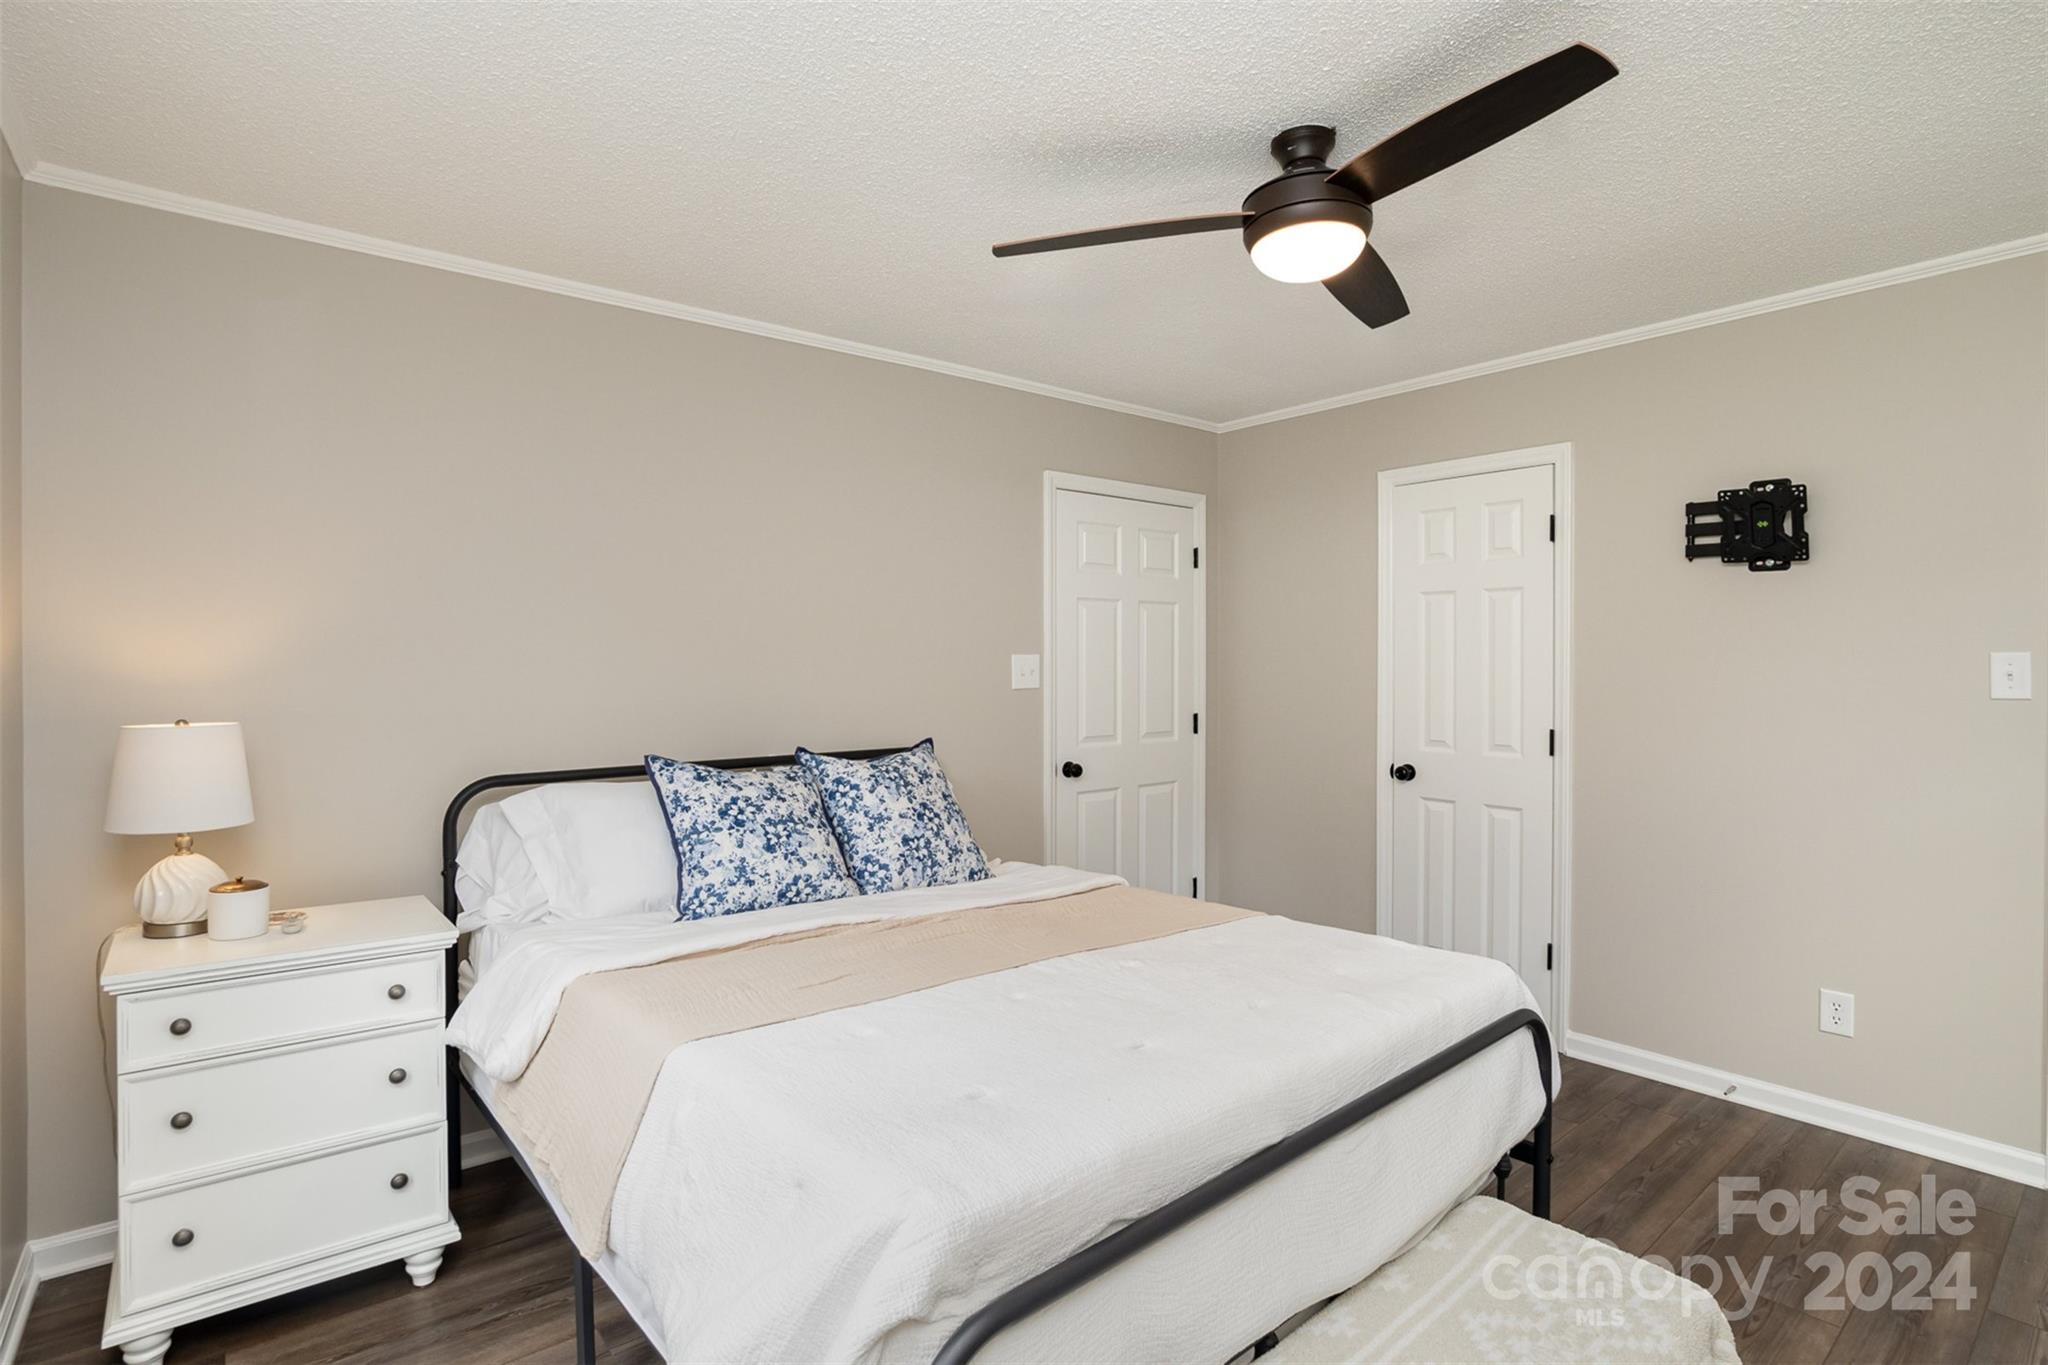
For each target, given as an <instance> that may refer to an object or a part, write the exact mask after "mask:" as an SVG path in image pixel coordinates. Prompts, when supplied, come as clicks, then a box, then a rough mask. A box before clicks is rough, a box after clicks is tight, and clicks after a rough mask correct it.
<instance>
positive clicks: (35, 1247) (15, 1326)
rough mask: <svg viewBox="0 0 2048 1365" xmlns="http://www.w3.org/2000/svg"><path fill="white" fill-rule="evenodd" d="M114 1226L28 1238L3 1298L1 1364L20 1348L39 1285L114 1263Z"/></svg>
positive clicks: (8, 1361) (9, 1364)
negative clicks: (5, 1295)
mask: <svg viewBox="0 0 2048 1365" xmlns="http://www.w3.org/2000/svg"><path fill="white" fill-rule="evenodd" d="M115 1226H116V1225H115V1224H113V1223H101V1224H100V1225H99V1226H97V1227H90V1228H78V1229H76V1230H75V1231H72V1232H60V1233H57V1234H56V1235H55V1236H53V1237H34V1238H31V1239H29V1243H28V1245H27V1246H25V1247H23V1248H22V1249H21V1259H20V1260H19V1261H18V1262H17V1263H16V1264H15V1267H14V1278H13V1279H12V1280H10V1281H9V1282H8V1285H7V1297H6V1298H5V1299H0V1365H14V1353H15V1351H17V1350H18V1349H20V1346H21V1334H22V1331H23V1330H24V1329H25V1328H27V1326H28V1314H29V1309H31V1308H33V1307H34V1306H35V1301H36V1286H38V1285H40V1284H41V1283H42V1282H43V1281H44V1280H54V1279H56V1278H57V1277H58V1276H60V1275H69V1274H71V1273H73V1272H74V1271H79V1270H90V1269H92V1268H93V1267H94V1266H102V1265H107V1264H109V1263H111V1262H112V1261H113V1259H114V1229H115Z"/></svg>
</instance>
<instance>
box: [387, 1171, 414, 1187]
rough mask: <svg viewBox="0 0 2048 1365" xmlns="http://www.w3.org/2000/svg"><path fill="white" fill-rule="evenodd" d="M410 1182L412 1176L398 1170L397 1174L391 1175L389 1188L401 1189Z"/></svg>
mask: <svg viewBox="0 0 2048 1365" xmlns="http://www.w3.org/2000/svg"><path fill="white" fill-rule="evenodd" d="M410 1184H412V1177H411V1176H409V1175H407V1174H406V1173H405V1172H404V1171H400V1172H399V1173H398V1174H397V1175H394V1176H392V1177H391V1188H392V1189H394V1190H402V1189H404V1188H405V1187H406V1186H407V1185H410Z"/></svg>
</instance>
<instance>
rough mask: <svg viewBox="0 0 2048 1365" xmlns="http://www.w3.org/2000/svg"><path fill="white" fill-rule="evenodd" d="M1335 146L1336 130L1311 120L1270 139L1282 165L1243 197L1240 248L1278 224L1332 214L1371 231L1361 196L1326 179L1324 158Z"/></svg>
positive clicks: (1322, 219) (1369, 215) (1247, 247)
mask: <svg viewBox="0 0 2048 1365" xmlns="http://www.w3.org/2000/svg"><path fill="white" fill-rule="evenodd" d="M1336 145H1337V134H1336V130H1334V129H1331V128H1326V127H1324V126H1322V125H1321V124H1315V123H1310V124H1304V125H1302V126H1301V127H1299V128H1289V129H1287V130H1286V131H1285V132H1283V133H1280V134H1279V135H1278V136H1276V137H1275V138H1274V139H1273V144H1272V148H1273V158H1274V159H1275V160H1276V161H1278V162H1279V163H1280V164H1281V166H1282V167H1283V169H1282V171H1281V173H1280V175H1279V176H1277V177H1275V178H1274V179H1272V180H1268V181H1267V182H1266V183H1265V184H1263V185H1261V186H1259V187H1258V188H1257V189H1255V190H1253V191H1252V192H1251V193H1250V194H1248V195H1246V196H1245V200H1244V212H1245V221H1244V246H1245V250H1247V251H1249V250H1251V248H1252V246H1253V245H1254V244H1255V243H1256V242H1257V241H1258V240H1259V239H1260V238H1261V237H1264V236H1265V235H1266V234H1268V233H1270V232H1274V231H1277V230H1278V229H1280V228H1284V227H1290V226H1292V225H1293V224H1295V223H1309V222H1328V221H1330V220H1331V219H1337V220H1339V221H1342V222H1349V223H1356V224H1357V225H1358V227H1359V230H1360V231H1362V232H1364V233H1365V235H1366V236H1367V237H1370V236H1372V208H1371V207H1370V206H1369V205H1368V204H1367V203H1366V202H1365V200H1364V198H1363V197H1361V196H1360V195H1358V194H1355V193H1353V192H1352V191H1351V190H1348V189H1346V188H1344V187H1343V186H1341V185H1336V184H1332V183H1331V181H1330V179H1329V176H1330V167H1329V166H1328V164H1327V163H1326V160H1325V158H1327V157H1328V156H1329V155H1330V151H1331V149H1332V148H1334V147H1335V146H1336Z"/></svg>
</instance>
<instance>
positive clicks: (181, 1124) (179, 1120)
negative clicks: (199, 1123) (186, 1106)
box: [171, 1109, 192, 1133]
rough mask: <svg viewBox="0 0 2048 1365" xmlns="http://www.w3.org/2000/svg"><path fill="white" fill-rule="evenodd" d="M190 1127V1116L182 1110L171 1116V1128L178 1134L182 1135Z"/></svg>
mask: <svg viewBox="0 0 2048 1365" xmlns="http://www.w3.org/2000/svg"><path fill="white" fill-rule="evenodd" d="M191 1126H192V1116H191V1115H190V1114H188V1113H186V1112H185V1111H184V1110H182V1109H180V1110H179V1111H178V1112H177V1113H175V1114H173V1115H171V1127H173V1128H175V1129H177V1130H178V1131H179V1132H181V1133H182V1132H184V1131H185V1130H186V1129H187V1128H190V1127H191Z"/></svg>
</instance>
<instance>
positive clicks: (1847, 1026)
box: [1820, 991, 1856, 1038]
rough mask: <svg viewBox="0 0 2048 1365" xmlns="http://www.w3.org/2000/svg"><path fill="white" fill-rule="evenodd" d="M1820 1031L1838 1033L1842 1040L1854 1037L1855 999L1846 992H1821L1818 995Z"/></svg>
mask: <svg viewBox="0 0 2048 1365" xmlns="http://www.w3.org/2000/svg"><path fill="white" fill-rule="evenodd" d="M1820 1031H1821V1032H1822V1033H1839V1034H1841V1035H1842V1036H1843V1037H1844V1038H1854V1037H1855V1036H1856V997H1855V996H1853V995H1851V994H1849V992H1847V991H1822V992H1821V993H1820Z"/></svg>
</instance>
